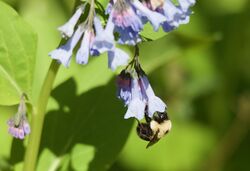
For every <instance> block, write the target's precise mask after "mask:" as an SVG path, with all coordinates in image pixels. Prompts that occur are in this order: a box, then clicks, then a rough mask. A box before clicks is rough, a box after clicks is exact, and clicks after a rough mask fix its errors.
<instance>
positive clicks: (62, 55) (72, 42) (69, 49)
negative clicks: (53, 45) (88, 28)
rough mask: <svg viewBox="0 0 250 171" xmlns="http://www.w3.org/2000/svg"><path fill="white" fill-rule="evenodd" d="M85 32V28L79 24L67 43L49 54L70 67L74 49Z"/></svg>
mask: <svg viewBox="0 0 250 171" xmlns="http://www.w3.org/2000/svg"><path fill="white" fill-rule="evenodd" d="M83 32H84V28H83V27H82V26H81V25H80V26H78V28H77V30H76V31H75V33H74V35H73V36H72V37H71V38H70V39H69V40H68V42H67V43H66V44H65V45H62V46H60V47H58V48H57V49H55V50H53V51H52V52H50V53H49V56H51V58H52V59H55V60H57V61H58V62H59V63H61V64H63V65H64V66H65V67H68V66H69V63H70V59H71V56H72V53H73V49H74V48H75V46H76V45H77V43H78V41H79V40H80V38H81V37H82V35H83Z"/></svg>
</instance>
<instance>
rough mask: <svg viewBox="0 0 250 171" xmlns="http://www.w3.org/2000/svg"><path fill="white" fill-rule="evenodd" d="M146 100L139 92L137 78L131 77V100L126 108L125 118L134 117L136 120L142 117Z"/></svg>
mask: <svg viewBox="0 0 250 171" xmlns="http://www.w3.org/2000/svg"><path fill="white" fill-rule="evenodd" d="M145 108H146V101H145V99H144V97H143V96H142V93H141V88H140V86H139V83H138V79H134V78H133V79H132V88H131V101H130V102H129V104H128V110H127V112H126V114H125V116H124V118H125V119H128V118H131V117H134V118H137V119H138V120H141V119H143V118H144V113H145Z"/></svg>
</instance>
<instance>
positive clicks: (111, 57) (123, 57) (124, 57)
mask: <svg viewBox="0 0 250 171" xmlns="http://www.w3.org/2000/svg"><path fill="white" fill-rule="evenodd" d="M128 60H129V56H128V54H127V53H125V52H124V51H122V50H121V49H118V48H114V49H113V50H111V51H108V66H109V68H110V69H112V70H113V71H114V70H116V68H117V67H118V66H123V65H127V64H128Z"/></svg>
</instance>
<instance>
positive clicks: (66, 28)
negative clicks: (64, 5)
mask: <svg viewBox="0 0 250 171" xmlns="http://www.w3.org/2000/svg"><path fill="white" fill-rule="evenodd" d="M84 9H85V4H84V5H81V6H79V7H78V8H77V10H76V12H75V13H74V14H73V16H72V17H71V18H70V19H69V21H68V22H67V23H65V24H64V25H62V26H60V27H58V30H59V31H60V32H61V34H62V37H63V38H69V37H71V36H72V35H73V33H74V28H75V26H76V23H77V22H78V20H79V18H80V17H81V15H82V13H83V12H84Z"/></svg>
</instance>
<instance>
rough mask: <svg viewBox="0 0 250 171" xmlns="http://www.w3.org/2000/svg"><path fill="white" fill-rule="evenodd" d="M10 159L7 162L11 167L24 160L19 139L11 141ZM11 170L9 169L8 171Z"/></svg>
mask: <svg viewBox="0 0 250 171" xmlns="http://www.w3.org/2000/svg"><path fill="white" fill-rule="evenodd" d="M11 147H12V148H11V155H10V156H11V157H10V159H9V160H8V163H9V164H10V165H11V166H14V165H15V164H17V163H19V162H21V161H23V159H24V153H25V148H24V145H23V141H22V140H19V139H13V141H12V144H11ZM9 170H11V169H9Z"/></svg>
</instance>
